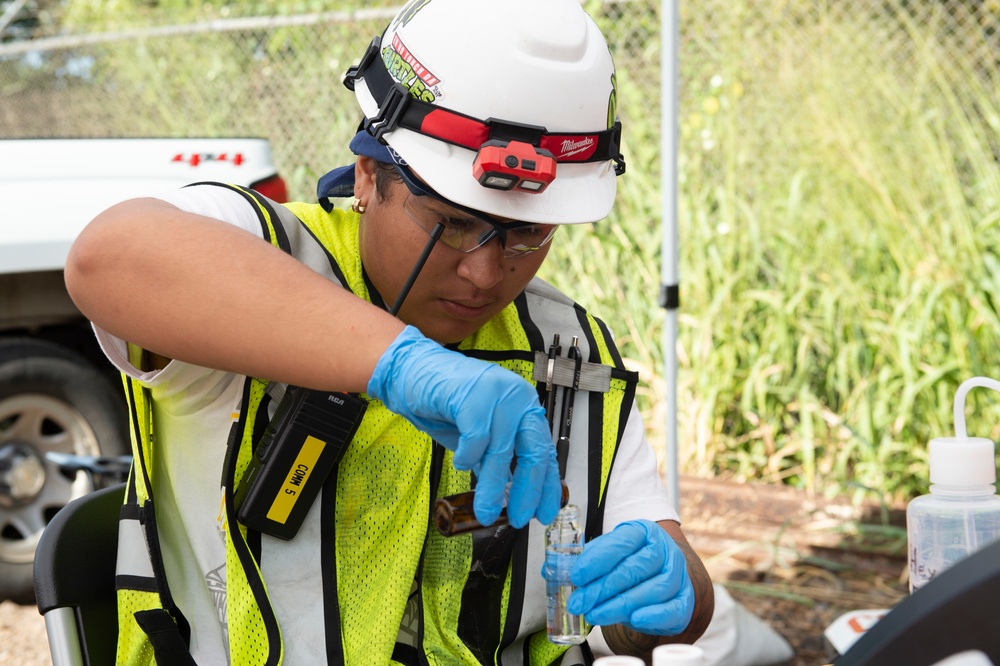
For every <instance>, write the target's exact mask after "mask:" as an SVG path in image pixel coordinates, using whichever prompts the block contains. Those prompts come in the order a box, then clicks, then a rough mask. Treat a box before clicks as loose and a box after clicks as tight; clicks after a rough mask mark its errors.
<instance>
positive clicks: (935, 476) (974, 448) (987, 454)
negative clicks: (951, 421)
mask: <svg viewBox="0 0 1000 666" xmlns="http://www.w3.org/2000/svg"><path fill="white" fill-rule="evenodd" d="M928 448H929V451H930V460H929V464H930V476H931V483H940V484H941V485H944V486H982V485H989V484H993V483H996V480H997V468H996V459H995V458H994V453H993V440H991V439H986V438H985V437H938V438H936V439H932V440H931V442H930V445H929V447H928Z"/></svg>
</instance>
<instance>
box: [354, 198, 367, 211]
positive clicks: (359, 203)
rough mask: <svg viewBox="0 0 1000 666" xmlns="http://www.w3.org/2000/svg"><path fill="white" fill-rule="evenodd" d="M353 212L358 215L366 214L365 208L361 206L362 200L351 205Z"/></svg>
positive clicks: (356, 200)
mask: <svg viewBox="0 0 1000 666" xmlns="http://www.w3.org/2000/svg"><path fill="white" fill-rule="evenodd" d="M351 210H353V211H354V212H355V213H358V214H361V213H363V212H365V207H364V206H363V205H361V199H355V200H354V203H352V204H351Z"/></svg>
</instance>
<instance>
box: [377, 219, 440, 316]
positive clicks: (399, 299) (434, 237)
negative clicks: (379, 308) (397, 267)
mask: <svg viewBox="0 0 1000 666" xmlns="http://www.w3.org/2000/svg"><path fill="white" fill-rule="evenodd" d="M442 233H444V225H443V224H441V223H440V222H438V223H437V224H435V225H434V229H433V230H432V231H431V237H430V240H428V241H427V244H426V245H424V249H423V251H422V252H421V253H420V257H419V258H418V259H417V263H416V264H415V265H414V266H413V270H411V271H410V275H409V276H408V277H407V278H406V283H405V284H404V285H403V288H402V289H400V290H399V295H398V296H396V302H395V303H393V304H392V308H391V309H390V310H389V314H391V315H393V316H395V315H396V313H397V312H399V309H400V308H401V307H403V301H404V300H406V296H407V294H409V293H410V289H412V288H413V283H414V282H416V281H417V276H418V275H420V271H421V270H423V268H424V264H425V263H427V257H429V256H430V254H431V250H433V249H434V244H435V243H437V242H438V239H439V238H441V234H442Z"/></svg>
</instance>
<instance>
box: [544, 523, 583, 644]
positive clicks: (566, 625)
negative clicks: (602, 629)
mask: <svg viewBox="0 0 1000 666" xmlns="http://www.w3.org/2000/svg"><path fill="white" fill-rule="evenodd" d="M582 552H583V530H582V529H581V528H580V510H579V509H578V508H577V507H576V505H575V504H567V505H566V506H564V507H563V508H562V509H561V510H560V511H559V515H557V516H556V519H555V520H553V521H552V523H551V524H550V525H549V526H548V528H547V529H546V530H545V589H546V592H547V594H548V605H547V607H546V624H547V625H548V634H549V640H550V641H552V642H553V643H559V644H562V645H577V644H579V643H583V642H584V641H585V640H587V633H588V632H589V631H590V627H589V626H587V622H586V620H584V619H583V616H582V615H573V614H571V613H570V612H569V611H568V610H567V609H566V604H567V602H568V601H569V596H570V595H571V594H572V593H573V590H575V589H576V587H574V585H573V583H571V582H570V579H569V574H570V571H571V570H572V568H573V563H574V562H575V561H576V558H577V557H578V556H579V555H580V553H582Z"/></svg>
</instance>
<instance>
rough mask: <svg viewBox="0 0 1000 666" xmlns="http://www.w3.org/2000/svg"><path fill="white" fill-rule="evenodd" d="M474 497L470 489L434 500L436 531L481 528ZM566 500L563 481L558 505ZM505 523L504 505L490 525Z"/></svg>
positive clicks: (455, 532)
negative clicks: (498, 515)
mask: <svg viewBox="0 0 1000 666" xmlns="http://www.w3.org/2000/svg"><path fill="white" fill-rule="evenodd" d="M475 499H476V491H474V490H470V491H468V492H464V493H458V494H457V495H448V496H447V497H442V498H440V499H438V500H437V501H436V502H434V526H435V527H437V529H438V532H440V533H441V534H443V535H444V536H455V535H458V534H465V533H467V532H472V531H473V530H478V529H479V528H481V527H482V526H483V525H482V523H480V522H479V521H478V520H476V514H475V513H474V512H473V510H472V504H473V502H474V501H475ZM567 502H569V486H567V485H566V482H565V481H564V482H563V484H562V499H561V500H560V502H559V505H560V506H566V503H567ZM507 523H508V520H507V507H504V508H503V509H502V510H501V511H500V517H499V518H497V519H496V522H495V523H493V524H492V525H490V527H499V526H501V525H506V524H507Z"/></svg>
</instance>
